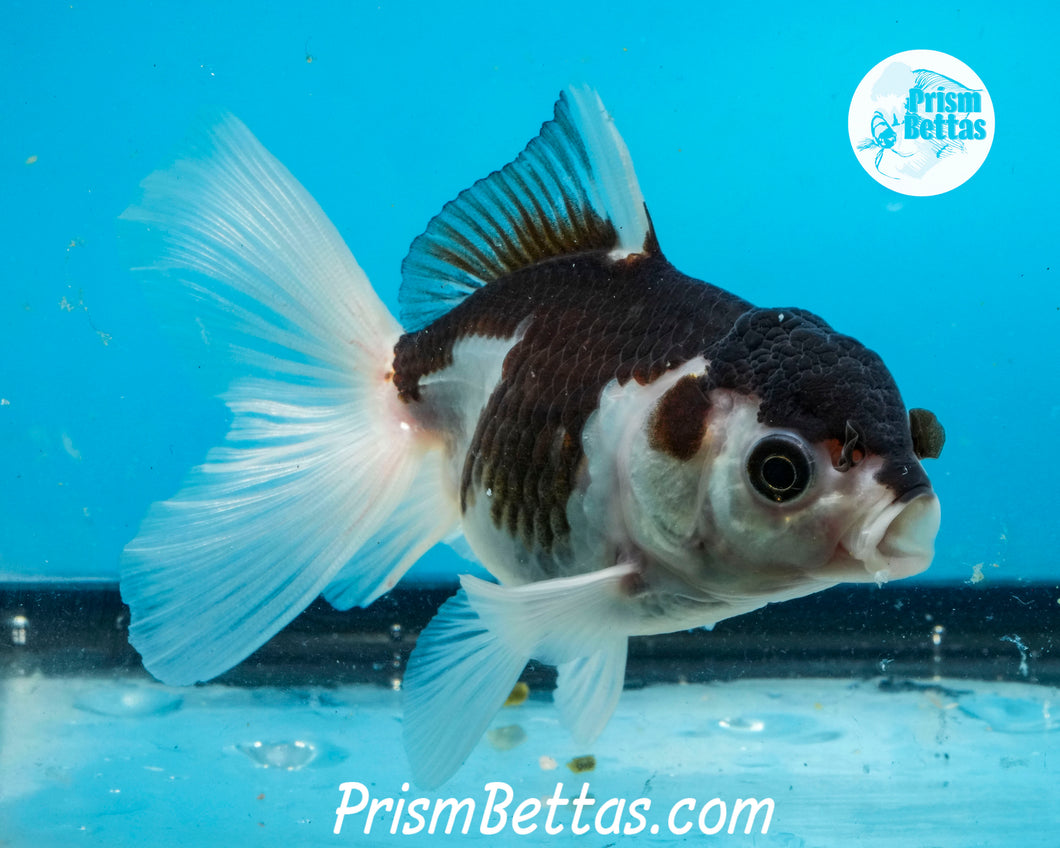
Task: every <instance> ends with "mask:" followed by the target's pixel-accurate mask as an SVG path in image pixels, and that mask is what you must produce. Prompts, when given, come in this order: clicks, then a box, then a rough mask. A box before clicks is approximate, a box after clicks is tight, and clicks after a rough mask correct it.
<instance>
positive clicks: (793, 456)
mask: <svg viewBox="0 0 1060 848" xmlns="http://www.w3.org/2000/svg"><path fill="white" fill-rule="evenodd" d="M747 479H748V481H749V482H750V484H751V486H752V487H753V488H754V490H755V491H756V492H758V493H759V494H760V495H762V496H763V497H764V498H767V499H768V500H771V501H773V502H774V503H790V502H791V501H793V500H795V499H796V498H798V497H799V495H801V494H802V493H803V492H805V491H806V490H807V489H808V488H810V485H811V484H812V483H813V455H812V454H811V453H810V450H809V448H808V447H807V446H806V444H805V443H804V442H803V441H802V440H801V439H798V438H797V437H795V436H792V435H787V434H783V435H781V434H774V435H771V436H766V437H765V438H763V439H760V440H759V441H758V443H757V444H756V445H755V446H754V447H753V448H752V449H751V453H750V454H749V455H748V457H747Z"/></svg>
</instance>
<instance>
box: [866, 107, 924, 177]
mask: <svg viewBox="0 0 1060 848" xmlns="http://www.w3.org/2000/svg"><path fill="white" fill-rule="evenodd" d="M894 122H895V124H897V123H898V119H897V118H895V121H894ZM897 141H898V133H896V132H895V131H894V129H892V127H891V125H890V124H889V123H887V119H886V118H885V117H883V113H882V112H880V111H876V112H875V113H874V114H873V116H872V137H871V138H866V139H864V140H862V141H861V142H860V143H859V144H858V150H871V149H872V148H874V147H878V148H879V150H878V151H877V153H876V160H875V162H876V170H877V171H879V173H881V174H883V176H885V177H891V175H890V174H884V173H883V171H882V170H880V162H882V161H883V156H884V154H885V153H888V152H890V153H893V154H894V155H895V156H901V157H902V158H903V159H907V158H909V157H910V156H913V155H914V154H912V153H899V152H898V151H897V150H895V149H894V146H895V143H896V142H897ZM891 179H893V180H896V179H898V177H891Z"/></svg>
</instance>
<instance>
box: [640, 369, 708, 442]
mask: <svg viewBox="0 0 1060 848" xmlns="http://www.w3.org/2000/svg"><path fill="white" fill-rule="evenodd" d="M709 410H710V401H709V400H708V399H707V396H706V395H705V394H704V393H703V381H702V378H701V377H699V376H697V375H693V374H688V375H686V376H684V377H682V378H681V379H680V380H678V381H677V382H676V383H674V385H673V387H672V388H671V389H669V390H667V392H666V394H664V395H663V396H662V398H661V399H660V400H659V403H658V405H657V406H656V407H655V411H654V412H653V413H652V416H651V420H650V421H649V422H648V427H649V434H648V437H649V439H650V442H649V444H650V445H651V447H652V448H653V449H655V450H657V451H663V452H665V453H668V454H670V456H672V457H674V458H675V459H679V460H682V461H687V460H689V459H691V458H692V457H694V456H695V455H696V453H697V452H698V451H699V448H700V446H701V445H702V444H703V434H704V433H705V432H706V431H707V412H709Z"/></svg>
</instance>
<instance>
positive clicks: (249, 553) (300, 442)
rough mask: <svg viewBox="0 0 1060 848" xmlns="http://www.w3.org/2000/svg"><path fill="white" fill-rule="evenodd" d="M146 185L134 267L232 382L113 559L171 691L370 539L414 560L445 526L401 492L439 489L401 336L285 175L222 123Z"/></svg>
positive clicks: (139, 643) (351, 592)
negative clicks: (171, 483)
mask: <svg viewBox="0 0 1060 848" xmlns="http://www.w3.org/2000/svg"><path fill="white" fill-rule="evenodd" d="M142 187H143V198H142V200H141V202H140V203H139V204H137V205H135V206H133V207H131V208H130V209H128V210H127V211H126V212H125V213H124V215H123V216H122V217H123V218H124V219H126V220H129V221H133V222H138V223H140V224H143V225H145V226H144V227H141V228H138V234H135V235H134V239H135V240H136V241H137V244H136V245H135V247H136V248H137V249H138V250H141V251H142V253H143V255H145V256H146V257H149V258H148V259H147V261H145V262H143V263H141V264H140V266H139V267H138V268H137V269H136V270H137V271H139V272H141V274H142V275H143V276H144V278H145V280H146V282H147V283H148V284H149V286H150V287H151V290H152V294H153V295H154V299H155V300H158V301H161V303H162V305H163V307H164V309H165V312H166V313H167V315H168V316H169V317H172V316H173V315H174V314H177V315H182V316H183V317H184V318H186V319H187V323H188V324H189V325H191V326H194V327H196V328H197V330H198V332H196V333H195V334H194V335H195V338H194V339H192V341H191V343H193V344H198V345H202V344H208V345H210V346H211V347H212V348H215V349H216V348H218V347H220V348H221V349H222V350H223V355H224V356H227V357H231V358H234V359H235V360H237V361H238V362H239V363H240V366H239V367H240V368H241V370H243V372H244V373H246V374H247V376H246V377H244V378H242V379H240V380H239V381H238V382H236V383H235V384H234V385H232V386H231V388H230V389H229V391H228V392H227V393H226V394H225V395H224V396H223V397H224V400H225V402H226V403H227V405H228V407H229V409H230V410H231V412H232V415H233V421H232V425H231V429H230V431H229V433H228V436H227V438H226V441H225V443H224V445H222V446H221V447H218V448H216V449H214V450H212V451H211V452H210V453H209V455H208V456H207V458H206V461H205V462H204V463H203V464H202V465H201V466H199V467H198V468H196V469H195V470H194V471H193V472H192V473H191V475H190V476H189V478H188V480H187V481H186V482H185V484H184V487H183V488H182V489H181V490H180V492H178V493H177V495H176V496H175V497H173V498H172V499H171V500H168V501H164V502H161V503H157V504H155V505H154V506H153V507H152V508H151V510H150V513H149V514H148V516H147V518H146V520H145V521H144V523H143V525H142V527H141V529H140V533H139V535H138V536H137V537H136V538H135V539H134V540H133V541H132V542H130V543H129V545H128V546H127V547H126V549H125V554H124V556H123V559H122V563H121V591H122V596H123V598H124V600H125V602H126V603H127V604H128V605H129V607H130V609H131V612H132V618H131V625H130V640H131V642H132V644H133V645H134V646H135V647H136V649H137V650H138V651H139V652H140V654H141V655H142V657H143V660H144V665H145V666H146V667H147V669H148V670H149V671H150V672H151V673H152V674H154V675H155V676H156V677H157V678H159V679H160V680H162V681H164V682H166V683H172V684H186V683H193V682H195V681H198V680H208V679H209V678H211V677H214V676H216V675H217V674H220V673H221V672H223V671H225V670H227V669H229V668H231V667H232V666H233V665H235V664H236V663H238V662H239V661H240V660H242V659H243V658H245V657H246V656H247V655H249V654H250V653H251V652H252V651H254V650H255V649H256V648H257V647H259V646H260V645H262V644H263V643H264V642H266V641H267V640H268V639H269V638H270V637H271V636H272V635H274V634H275V633H276V632H277V631H279V630H280V629H281V628H282V627H283V626H284V625H285V624H287V622H289V621H290V620H291V619H292V618H294V616H295V615H297V614H298V613H299V612H300V611H301V610H302V609H304V608H305V607H306V606H307V605H308V604H309V603H310V602H311V601H313V599H314V598H316V597H317V596H318V595H319V594H321V592H322V591H324V590H325V589H326V588H327V587H328V586H329V584H331V583H332V582H333V581H334V580H335V579H336V577H337V576H339V575H340V572H343V568H344V566H346V565H347V563H349V562H350V560H351V559H352V558H353V557H354V556H355V554H356V553H357V552H358V550H360V549H361V548H362V547H363V546H365V544H366V543H367V542H369V541H370V540H373V539H374V540H376V541H377V542H379V541H380V540H381V539H386V540H389V541H390V542H391V544H389V545H385V546H384V547H387V548H388V550H389V549H390V548H392V547H393V544H394V543H395V540H397V541H399V542H400V543H401V544H403V545H405V546H406V547H407V548H408V547H413V548H415V551H416V553H417V554H418V553H420V552H422V551H423V550H425V549H426V548H427V547H429V546H430V545H431V544H433V543H434V542H435V541H437V540H438V539H440V538H441V537H442V536H444V535H445V534H446V533H447V532H449V531H450V529H451V525H452V519H451V518H450V516H449V515H448V514H446V510H445V509H444V508H442V509H441V510H440V513H441V514H439V515H436V518H435V520H434V521H433V522H424V521H423V520H422V516H419V515H417V514H415V513H414V512H413V510H412V506H413V504H412V503H411V501H410V499H409V498H407V495H408V493H409V488H410V485H411V484H412V481H413V480H414V479H417V477H419V478H420V479H418V480H417V485H435V486H439V485H440V480H437V479H432V480H426V481H424V480H423V479H422V478H423V477H424V472H425V466H426V467H427V468H431V467H434V466H435V465H436V464H437V463H436V462H430V461H429V462H426V463H424V462H423V459H424V457H425V456H428V455H429V452H430V450H431V445H430V439H429V436H427V435H426V434H424V433H422V432H420V431H418V429H417V426H416V424H415V422H414V421H413V420H412V419H411V418H410V417H409V416H408V415H407V411H406V410H405V409H404V408H403V404H401V402H400V401H399V400H398V398H397V395H396V392H395V391H394V388H393V385H392V383H391V382H390V376H389V374H390V367H391V361H392V357H393V348H394V344H395V342H396V341H397V339H398V337H399V335H400V333H401V327H400V325H399V324H398V323H397V321H396V320H395V319H394V318H393V317H392V316H391V315H390V314H389V313H388V312H387V310H386V307H385V306H384V305H383V303H382V302H381V301H380V300H379V298H378V297H377V296H376V294H375V292H373V291H372V289H371V286H370V284H369V283H368V280H367V278H366V277H365V275H364V273H363V272H362V271H361V269H360V268H359V267H358V265H357V263H356V261H355V260H354V258H353V256H352V255H351V254H350V252H349V250H348V249H347V247H346V245H345V244H344V243H343V241H342V239H341V238H340V236H339V234H338V232H337V231H336V230H335V228H334V227H333V226H332V225H331V223H330V222H329V221H328V219H327V218H326V216H325V215H324V213H323V212H322V211H321V209H320V207H319V206H317V204H316V203H315V202H314V201H313V199H312V198H311V197H310V196H309V194H308V193H307V192H306V191H305V189H303V188H302V186H301V185H299V183H298V182H297V181H296V180H295V179H294V177H292V176H291V174H290V173H289V172H288V171H287V170H286V168H284V167H283V165H281V164H280V163H279V162H278V161H277V160H276V159H275V158H274V157H273V156H271V155H270V154H269V153H268V151H266V150H265V148H264V147H262V145H261V144H260V143H259V142H258V141H257V140H256V139H255V138H254V136H253V135H251V133H250V132H249V131H248V130H247V129H246V127H245V126H243V124H242V123H240V122H239V121H238V120H236V119H235V118H231V117H228V118H225V119H223V120H222V121H220V122H219V123H218V124H217V125H216V126H214V127H212V128H211V129H210V130H209V131H208V132H207V133H205V134H204V136H203V138H202V139H201V141H200V142H199V143H198V144H197V145H195V146H194V148H193V149H192V150H191V152H190V153H189V154H188V155H187V156H186V157H185V158H182V159H180V160H179V161H177V162H176V163H175V164H174V165H173V166H172V167H170V168H169V169H167V170H164V171H159V172H157V173H155V174H153V175H151V176H150V177H148V178H147V179H146V180H145V181H144V183H143V185H142ZM428 476H430V475H428ZM412 536H416V538H412ZM400 553H404V551H402V552H400ZM414 559H415V556H404V557H402V556H400V555H399V556H396V557H393V558H384V557H379V556H374V557H366V558H365V563H364V565H365V567H364V568H363V569H361V570H359V571H357V570H356V569H355V567H353V566H351V568H350V569H349V570H347V572H345V573H344V574H343V575H342V577H341V580H340V583H341V590H340V591H339V592H338V593H339V594H341V595H342V599H343V601H344V605H346V606H352V605H354V604H362V605H363V604H367V603H369V602H370V601H371V600H373V599H374V598H375V597H377V596H378V595H380V594H382V593H383V592H385V591H386V590H387V589H388V588H390V587H391V586H392V585H393V584H394V582H396V580H397V579H398V578H399V577H400V575H401V572H403V571H404V570H405V569H406V568H408V566H409V565H411V564H412V561H414ZM352 575H355V576H352Z"/></svg>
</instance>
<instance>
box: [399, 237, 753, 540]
mask: <svg viewBox="0 0 1060 848" xmlns="http://www.w3.org/2000/svg"><path fill="white" fill-rule="evenodd" d="M749 308H750V305H749V304H748V303H746V302H745V301H743V300H741V299H740V298H737V297H735V296H734V295H731V294H729V293H727V292H724V291H722V290H721V289H718V288H715V287H714V286H711V285H709V284H706V283H702V282H700V281H698V280H693V279H692V278H690V277H686V276H685V275H683V274H681V273H680V272H678V271H677V270H676V269H675V268H674V267H673V266H672V265H670V264H669V262H667V261H666V260H665V259H664V258H663V257H662V256H659V255H649V256H639V257H635V258H633V259H631V260H627V261H624V262H618V263H613V262H611V261H610V260H608V259H607V257H606V255H605V254H603V253H602V252H599V253H589V254H584V255H580V256H574V257H563V258H562V259H557V260H553V261H550V262H546V263H541V264H539V265H536V266H533V267H531V268H528V269H525V270H523V271H519V272H516V273H514V274H512V275H510V276H508V277H506V278H503V279H501V280H497V281H495V282H492V283H490V284H489V285H488V286H485V287H483V288H482V289H480V290H478V291H476V292H475V293H474V294H472V295H471V296H470V297H468V298H467V299H466V300H465V301H463V302H462V303H460V304H459V305H458V306H457V307H456V308H454V309H453V310H452V311H450V312H449V313H447V314H446V315H444V316H442V317H441V318H439V319H438V320H436V321H435V322H433V323H432V324H430V325H429V326H428V327H426V328H424V329H423V330H421V331H419V332H417V333H411V334H407V335H405V336H404V337H402V339H401V340H400V341H399V343H398V345H397V347H396V349H395V359H394V382H395V385H396V386H397V388H398V390H399V392H400V394H401V397H402V398H403V399H404V400H405V401H406V402H408V403H429V402H430V399H429V397H423V396H422V394H421V391H420V386H419V380H420V378H421V377H423V376H425V375H426V374H430V373H432V372H434V371H436V370H439V369H442V368H446V367H449V366H450V365H452V364H453V347H454V345H455V343H456V342H457V341H458V340H459V339H461V338H463V337H465V336H467V335H475V334H478V335H484V336H490V337H500V338H506V337H511V336H512V335H513V334H514V333H515V332H516V330H517V329H518V328H519V327H520V326H521V325H523V323H524V322H527V323H526V326H525V332H524V335H523V337H522V339H521V341H520V342H519V343H518V344H516V345H515V346H514V347H513V348H512V350H511V351H510V352H509V354H508V356H507V359H506V360H505V362H504V367H503V371H502V377H501V381H500V383H499V385H498V386H497V387H496V389H495V390H494V392H493V394H492V396H491V397H490V399H489V401H488V403H487V405H486V408H485V410H484V411H483V414H482V415H481V416H480V419H479V422H478V427H477V429H476V431H475V433H474V436H473V438H472V440H471V445H470V449H469V451H468V455H467V457H466V458H465V462H464V472H463V479H462V481H461V491H460V497H461V504H462V507H463V508H464V509H466V508H467V506H468V505H469V503H471V502H472V499H474V498H478V497H488V498H489V499H490V514H491V516H492V519H493V521H494V523H495V524H496V525H497V526H498V527H500V528H503V529H504V530H505V531H506V532H508V533H509V534H510V535H511V536H513V537H514V538H516V539H518V540H519V541H520V542H521V544H522V545H523V546H525V548H526V549H527V550H528V551H533V550H535V549H538V550H541V551H545V552H549V551H551V550H552V549H553V547H554V546H555V545H557V544H562V543H563V542H564V541H565V540H566V539H567V537H568V534H569V532H570V527H569V526H568V523H567V517H566V504H567V499H568V497H569V496H570V493H571V491H572V488H573V486H574V483H575V476H576V474H577V469H578V466H579V464H580V463H581V461H582V458H583V446H582V438H581V437H582V431H583V429H584V426H585V423H586V421H587V420H588V418H589V416H590V415H591V414H592V413H593V411H594V410H596V408H597V406H598V405H599V402H600V395H601V392H602V390H603V388H604V386H606V385H607V384H608V383H609V382H611V381H612V380H616V379H617V380H618V381H619V382H620V383H623V384H624V383H626V382H628V381H629V380H631V379H632V380H637V381H638V382H639V383H641V384H647V383H650V382H651V381H653V380H655V379H657V378H658V377H659V376H660V375H661V374H663V373H665V372H666V371H668V370H669V369H671V368H675V367H677V366H679V365H681V364H683V363H684V362H687V361H688V360H689V359H691V358H692V357H694V356H697V355H700V354H703V353H705V352H706V351H707V350H708V349H709V348H710V346H711V345H712V344H715V343H716V342H717V341H718V340H719V339H720V338H721V337H722V336H724V334H725V333H726V332H728V331H729V330H731V328H732V326H733V324H734V322H735V320H736V318H737V317H738V316H739V315H741V314H743V313H744V312H745V311H746V310H747V309H749ZM527 319H529V321H527ZM429 417H430V416H429V414H428V416H427V418H429Z"/></svg>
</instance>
